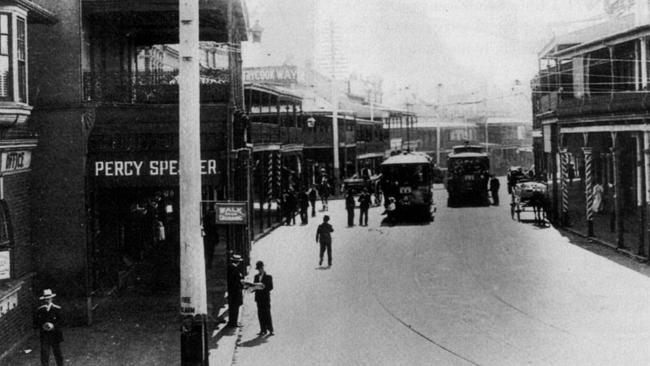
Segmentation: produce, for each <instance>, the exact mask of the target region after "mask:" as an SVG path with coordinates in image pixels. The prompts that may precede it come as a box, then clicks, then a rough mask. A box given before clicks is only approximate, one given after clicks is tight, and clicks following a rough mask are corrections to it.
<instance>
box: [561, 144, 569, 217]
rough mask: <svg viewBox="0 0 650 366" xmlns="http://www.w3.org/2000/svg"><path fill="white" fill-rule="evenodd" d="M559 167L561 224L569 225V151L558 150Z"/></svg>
mask: <svg viewBox="0 0 650 366" xmlns="http://www.w3.org/2000/svg"><path fill="white" fill-rule="evenodd" d="M560 160H561V161H560V169H561V172H562V226H568V225H569V153H568V152H567V149H561V150H560Z"/></svg>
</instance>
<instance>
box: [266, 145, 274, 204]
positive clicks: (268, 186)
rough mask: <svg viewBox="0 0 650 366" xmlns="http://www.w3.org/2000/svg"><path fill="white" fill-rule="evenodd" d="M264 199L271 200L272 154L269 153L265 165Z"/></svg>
mask: <svg viewBox="0 0 650 366" xmlns="http://www.w3.org/2000/svg"><path fill="white" fill-rule="evenodd" d="M266 198H267V199H269V200H270V199H272V198H273V152H269V159H268V161H267V164H266Z"/></svg>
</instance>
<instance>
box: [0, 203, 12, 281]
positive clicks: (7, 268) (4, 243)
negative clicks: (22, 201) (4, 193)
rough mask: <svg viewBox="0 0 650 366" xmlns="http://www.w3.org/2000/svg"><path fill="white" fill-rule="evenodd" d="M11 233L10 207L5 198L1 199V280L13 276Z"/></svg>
mask: <svg viewBox="0 0 650 366" xmlns="http://www.w3.org/2000/svg"><path fill="white" fill-rule="evenodd" d="M11 233H12V228H11V220H9V208H8V206H7V202H6V201H5V200H0V281H2V280H7V279H10V278H11V247H12V244H13V239H12V235H11Z"/></svg>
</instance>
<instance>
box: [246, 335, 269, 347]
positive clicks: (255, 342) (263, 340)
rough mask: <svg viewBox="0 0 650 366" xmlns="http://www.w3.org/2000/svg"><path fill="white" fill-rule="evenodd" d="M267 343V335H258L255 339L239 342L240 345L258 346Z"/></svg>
mask: <svg viewBox="0 0 650 366" xmlns="http://www.w3.org/2000/svg"><path fill="white" fill-rule="evenodd" d="M264 343H266V337H264V336H257V337H255V338H253V339H249V340H247V341H244V342H241V343H240V344H239V347H257V346H259V345H261V344H264Z"/></svg>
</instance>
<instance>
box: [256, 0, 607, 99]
mask: <svg viewBox="0 0 650 366" xmlns="http://www.w3.org/2000/svg"><path fill="white" fill-rule="evenodd" d="M602 2H603V0H327V1H324V0H247V5H248V8H249V15H250V21H251V24H253V23H254V22H255V21H256V20H259V21H260V24H261V26H262V27H263V28H264V33H263V43H262V46H263V49H264V51H263V52H258V53H257V54H256V55H255V56H254V57H251V58H249V60H248V61H247V60H246V57H245V56H246V54H244V63H245V65H246V63H247V62H253V63H257V64H279V63H282V62H283V61H286V60H289V61H291V62H292V63H295V64H298V65H302V64H304V61H305V60H306V59H307V58H309V56H310V55H311V54H312V52H313V38H312V37H311V35H312V34H314V33H315V31H314V27H313V24H314V19H313V15H312V14H311V13H310V12H309V9H310V8H311V7H312V6H315V4H317V3H320V7H321V8H320V9H321V14H322V15H323V17H326V18H327V17H329V18H331V19H333V20H334V22H335V24H336V26H337V29H339V30H340V33H341V37H342V46H341V49H342V52H343V53H344V54H345V55H346V56H347V58H348V60H349V68H350V70H351V71H353V72H357V73H360V74H362V75H365V76H372V75H379V76H381V77H382V78H383V80H384V89H385V92H386V93H388V94H390V93H391V91H395V90H405V89H408V90H410V91H411V92H413V93H417V94H418V95H419V96H421V97H423V98H425V99H426V98H429V99H432V98H436V97H437V96H438V95H439V94H440V93H444V94H445V95H458V94H463V93H468V92H471V91H476V90H485V89H486V88H490V89H495V88H496V89H502V90H508V89H510V88H512V86H513V85H514V84H515V83H516V81H519V83H520V84H521V85H528V83H529V81H530V80H531V79H532V78H533V77H534V75H535V73H536V72H537V68H538V63H537V53H538V52H539V50H540V49H541V48H542V47H543V46H544V45H545V44H546V43H547V42H548V41H550V40H551V38H552V37H553V34H554V32H557V33H561V32H563V31H566V30H570V29H575V28H579V27H581V26H584V25H586V24H588V23H587V22H586V21H589V20H592V21H593V19H595V18H598V17H599V16H601V15H602V14H603V6H602ZM260 55H262V56H260Z"/></svg>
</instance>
